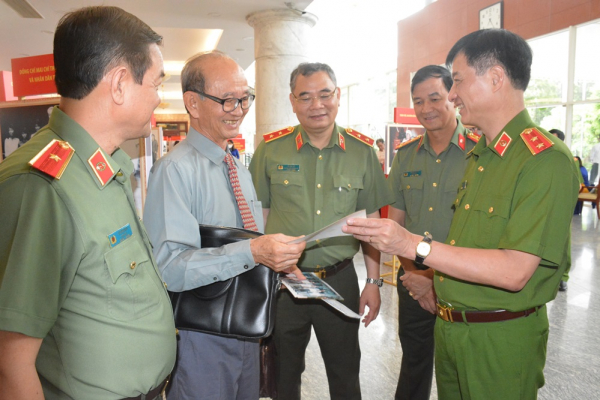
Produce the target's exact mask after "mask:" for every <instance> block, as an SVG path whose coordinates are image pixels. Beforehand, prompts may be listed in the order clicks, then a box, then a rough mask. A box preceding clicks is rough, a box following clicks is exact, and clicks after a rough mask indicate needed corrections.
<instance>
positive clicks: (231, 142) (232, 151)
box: [227, 139, 240, 160]
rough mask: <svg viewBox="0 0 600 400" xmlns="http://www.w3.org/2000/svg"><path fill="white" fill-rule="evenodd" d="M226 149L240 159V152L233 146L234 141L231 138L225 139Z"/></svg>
mask: <svg viewBox="0 0 600 400" xmlns="http://www.w3.org/2000/svg"><path fill="white" fill-rule="evenodd" d="M227 149H228V150H229V152H230V153H231V155H232V156H234V157H235V158H237V159H238V160H239V159H240V152H239V151H238V149H236V148H235V143H233V140H231V139H229V140H228V141H227Z"/></svg>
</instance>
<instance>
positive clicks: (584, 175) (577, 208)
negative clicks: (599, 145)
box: [573, 156, 595, 215]
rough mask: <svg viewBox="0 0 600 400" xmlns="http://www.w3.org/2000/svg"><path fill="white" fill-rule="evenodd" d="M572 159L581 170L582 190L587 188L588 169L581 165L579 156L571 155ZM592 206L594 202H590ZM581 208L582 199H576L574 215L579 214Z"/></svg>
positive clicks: (588, 184) (588, 183) (588, 182)
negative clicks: (583, 187)
mask: <svg viewBox="0 0 600 400" xmlns="http://www.w3.org/2000/svg"><path fill="white" fill-rule="evenodd" d="M573 159H574V160H575V162H576V163H577V165H578V166H579V171H581V179H582V180H583V186H585V189H584V190H589V189H587V188H588V187H589V186H590V180H589V178H588V171H587V169H586V168H585V167H584V166H583V163H582V162H581V158H580V157H579V156H575V157H573ZM592 206H595V204H592ZM582 209H583V201H578V202H577V205H576V206H575V212H574V214H575V215H580V214H581V211H582Z"/></svg>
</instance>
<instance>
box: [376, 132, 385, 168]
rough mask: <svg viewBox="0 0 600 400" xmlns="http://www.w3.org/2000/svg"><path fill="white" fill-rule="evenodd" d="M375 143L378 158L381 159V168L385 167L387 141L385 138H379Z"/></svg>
mask: <svg viewBox="0 0 600 400" xmlns="http://www.w3.org/2000/svg"><path fill="white" fill-rule="evenodd" d="M375 145H376V146H377V159H378V160H379V164H380V165H381V168H385V167H384V164H385V142H384V141H383V139H381V138H379V139H377V140H376V141H375ZM384 170H385V169H384Z"/></svg>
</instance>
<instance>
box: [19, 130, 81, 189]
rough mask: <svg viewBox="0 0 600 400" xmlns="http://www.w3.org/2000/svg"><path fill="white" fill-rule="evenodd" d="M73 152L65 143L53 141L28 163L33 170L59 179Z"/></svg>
mask: <svg viewBox="0 0 600 400" xmlns="http://www.w3.org/2000/svg"><path fill="white" fill-rule="evenodd" d="M74 153H75V150H74V149H73V148H72V147H71V145H70V144H69V143H67V142H65V141H62V140H57V139H54V140H52V141H51V142H50V143H48V145H47V146H46V147H44V149H43V150H42V151H40V152H39V153H38V154H37V155H36V156H35V157H33V158H32V159H31V161H29V165H31V166H32V167H33V168H35V169H37V170H39V171H42V172H44V173H45V174H48V175H50V176H51V177H53V178H56V179H60V177H61V176H62V174H63V172H65V169H66V168H67V165H69V162H70V161H71V157H73V154H74Z"/></svg>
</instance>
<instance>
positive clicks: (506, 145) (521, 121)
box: [473, 109, 535, 159]
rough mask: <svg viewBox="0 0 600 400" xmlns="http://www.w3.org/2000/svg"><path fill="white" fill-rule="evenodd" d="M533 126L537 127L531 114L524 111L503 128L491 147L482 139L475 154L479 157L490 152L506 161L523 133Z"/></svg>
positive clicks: (476, 147) (474, 150) (475, 149)
mask: <svg viewBox="0 0 600 400" xmlns="http://www.w3.org/2000/svg"><path fill="white" fill-rule="evenodd" d="M533 126H535V124H534V123H533V121H532V120H531V117H530V116H529V112H528V111H527V109H524V110H523V111H521V112H520V113H518V114H517V115H516V116H515V117H514V118H513V119H512V120H510V122H509V123H508V124H506V126H505V127H504V128H502V130H501V131H500V133H499V134H498V136H496V137H495V138H494V140H492V142H491V143H490V144H489V145H487V144H486V140H485V138H484V137H482V138H481V139H482V140H480V141H479V142H478V143H477V145H476V146H475V148H474V149H473V153H474V154H475V155H477V156H479V155H480V154H481V153H482V152H483V151H485V150H490V151H491V152H492V153H494V154H496V155H497V156H498V157H500V158H502V159H504V158H505V157H506V155H507V154H508V153H509V152H510V151H511V149H512V148H513V147H514V145H515V142H516V141H517V139H519V136H520V134H521V132H523V131H524V130H525V129H527V128H531V127H533ZM484 136H485V134H484Z"/></svg>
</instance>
